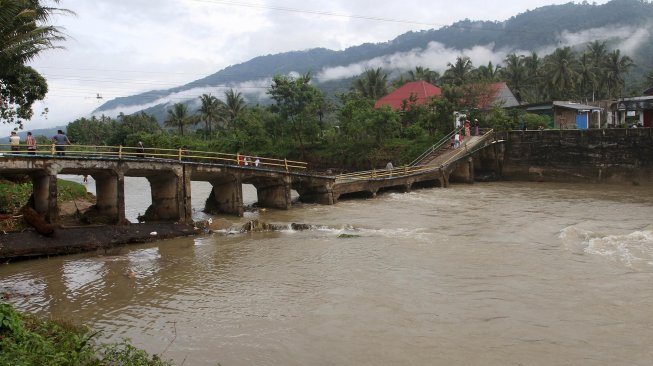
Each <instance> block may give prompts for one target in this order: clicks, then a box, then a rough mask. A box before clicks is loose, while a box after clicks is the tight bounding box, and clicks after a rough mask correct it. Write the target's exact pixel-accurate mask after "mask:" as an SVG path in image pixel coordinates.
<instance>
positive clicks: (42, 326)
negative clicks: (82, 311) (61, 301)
mask: <svg viewBox="0 0 653 366" xmlns="http://www.w3.org/2000/svg"><path fill="white" fill-rule="evenodd" d="M97 334H98V333H97V332H93V331H92V330H91V329H90V328H87V327H83V326H77V325H74V324H72V323H70V322H62V321H52V320H41V319H39V318H37V317H35V316H32V315H26V314H22V313H19V312H18V311H16V310H15V309H14V308H13V307H12V306H11V305H9V304H0V365H12V366H32V365H49V366H69V365H70V366H73V365H81V366H117V365H121V366H172V365H173V363H172V361H169V360H162V359H161V358H159V356H157V355H152V356H150V355H149V354H148V353H147V352H145V351H143V350H141V349H138V348H136V347H134V346H132V345H131V344H129V342H128V341H126V340H124V341H122V342H120V343H112V344H98V343H97V342H96V341H95V336H96V335H97Z"/></svg>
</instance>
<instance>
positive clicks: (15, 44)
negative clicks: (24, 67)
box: [0, 0, 74, 67]
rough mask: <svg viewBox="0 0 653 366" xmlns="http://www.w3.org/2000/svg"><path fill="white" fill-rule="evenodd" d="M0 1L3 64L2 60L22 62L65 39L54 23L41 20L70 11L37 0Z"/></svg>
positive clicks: (54, 46) (0, 41)
mask: <svg viewBox="0 0 653 366" xmlns="http://www.w3.org/2000/svg"><path fill="white" fill-rule="evenodd" d="M52 2H53V3H55V4H57V3H59V0H52ZM0 4H1V5H2V6H0V64H1V66H3V67H6V66H7V65H6V64H5V62H12V63H18V64H23V63H25V62H27V61H30V60H32V59H33V58H34V57H36V55H38V54H39V53H40V52H42V51H44V50H47V49H52V48H59V46H56V42H59V41H63V40H65V39H66V38H65V37H64V35H63V33H61V31H60V30H59V29H58V28H57V27H55V26H53V25H47V24H45V23H46V22H47V21H48V20H49V19H50V17H52V16H53V15H56V14H74V13H73V12H72V11H70V10H66V9H59V8H54V7H48V6H43V5H42V4H41V1H38V0H37V1H34V0H32V1H25V0H3V1H2V2H1V3H0Z"/></svg>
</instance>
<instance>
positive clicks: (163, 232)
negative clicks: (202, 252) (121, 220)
mask: <svg viewBox="0 0 653 366" xmlns="http://www.w3.org/2000/svg"><path fill="white" fill-rule="evenodd" d="M197 233H198V231H197V230H196V229H195V228H194V227H193V226H192V225H185V224H176V223H142V224H131V225H92V226H77V227H60V228H57V229H55V231H54V233H53V234H52V235H51V236H43V235H41V234H39V233H37V232H36V231H34V230H25V231H22V232H9V233H0V260H2V261H10V260H17V259H28V258H35V257H43V256H50V255H61V254H74V253H81V252H89V251H94V250H103V249H108V248H113V247H116V246H119V245H123V244H133V243H145V242H150V241H155V240H162V239H170V238H176V237H182V236H191V235H195V234H197Z"/></svg>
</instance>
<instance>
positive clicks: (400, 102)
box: [374, 80, 442, 110]
mask: <svg viewBox="0 0 653 366" xmlns="http://www.w3.org/2000/svg"><path fill="white" fill-rule="evenodd" d="M441 95H442V89H440V88H438V87H437V86H435V85H433V84H429V83H427V82H426V81H423V80H418V81H411V82H409V83H406V84H404V85H402V86H400V87H399V88H397V89H395V90H394V91H393V92H392V93H390V94H388V95H386V96H384V97H382V98H381V99H379V100H377V101H376V103H375V104H374V108H381V106H384V105H387V106H390V108H392V109H394V110H405V109H406V107H407V105H408V103H412V104H414V105H425V104H429V103H430V102H431V100H432V99H433V98H439V97H440V96H441ZM404 101H405V102H404Z"/></svg>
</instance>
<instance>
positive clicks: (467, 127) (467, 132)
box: [464, 119, 472, 137]
mask: <svg viewBox="0 0 653 366" xmlns="http://www.w3.org/2000/svg"><path fill="white" fill-rule="evenodd" d="M464 126H465V137H469V136H471V135H472V134H471V130H470V127H471V125H470V123H469V120H468V119H466V120H465V124H464Z"/></svg>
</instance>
